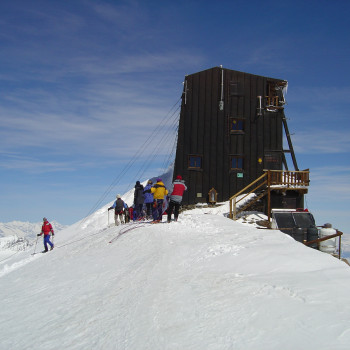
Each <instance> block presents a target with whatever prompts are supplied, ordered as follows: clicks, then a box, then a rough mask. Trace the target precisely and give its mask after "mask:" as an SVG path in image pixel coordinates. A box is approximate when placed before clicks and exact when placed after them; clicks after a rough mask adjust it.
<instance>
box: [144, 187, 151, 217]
mask: <svg viewBox="0 0 350 350" xmlns="http://www.w3.org/2000/svg"><path fill="white" fill-rule="evenodd" d="M152 185H153V182H152V180H148V182H147V185H146V187H145V189H144V191H143V194H144V195H145V204H146V213H147V219H152V205H153V193H151V187H152Z"/></svg>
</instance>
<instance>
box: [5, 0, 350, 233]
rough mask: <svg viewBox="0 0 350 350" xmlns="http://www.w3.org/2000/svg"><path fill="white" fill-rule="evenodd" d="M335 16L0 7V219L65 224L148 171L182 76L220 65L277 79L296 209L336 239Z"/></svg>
mask: <svg viewBox="0 0 350 350" xmlns="http://www.w3.org/2000/svg"><path fill="white" fill-rule="evenodd" d="M349 10H350V3H348V2H346V1H337V0H336V1H332V2H330V1H322V0H319V1H307V2H306V1H282V2H277V1H234V0H231V1H215V2H214V1H191V0H186V1H182V0H180V1H176V2H173V1H164V0H163V1H152V0H149V1H106V0H105V1H85V0H75V1H63V0H60V1H54V0H52V1H48V0H43V1H38V0H33V1H30V2H29V1H24V0H11V1H2V2H1V3H0V50H1V54H0V82H1V84H0V126H1V128H0V196H1V197H0V198H1V201H0V221H1V222H7V221H12V220H21V221H31V222H37V221H40V220H41V219H42V217H43V216H47V217H48V218H49V219H55V220H57V221H58V222H60V223H62V224H72V223H74V222H76V221H78V220H79V219H81V218H83V217H84V216H86V215H87V214H88V213H89V212H90V211H91V209H92V208H94V207H95V205H96V204H97V203H99V200H101V196H102V204H105V203H107V202H109V201H111V200H113V199H114V198H115V194H116V193H118V192H121V193H123V191H125V190H126V189H128V186H129V184H130V183H131V184H134V181H135V180H137V176H140V175H142V177H143V178H141V180H143V179H145V178H147V177H152V176H157V175H159V173H161V171H162V166H163V165H164V164H166V162H165V161H164V159H166V157H167V155H168V154H169V153H170V151H171V149H172V145H173V142H174V135H175V131H174V130H175V129H174V120H175V119H174V118H176V115H175V116H173V111H174V109H172V108H173V106H174V105H175V106H176V103H177V101H178V100H179V98H180V96H181V93H182V82H183V79H184V76H185V75H186V74H192V73H195V72H198V71H201V70H204V69H208V68H212V67H214V66H219V65H223V67H225V68H228V69H233V70H239V71H244V72H248V73H252V74H258V75H263V76H269V77H273V78H279V79H285V80H287V81H288V83H289V85H288V93H287V96H286V98H287V103H288V104H287V105H286V108H285V114H286V116H287V117H288V118H289V120H288V126H289V129H290V132H291V134H292V141H293V145H294V148H295V152H296V157H297V161H298V164H299V168H300V169H305V168H310V171H311V174H310V176H311V184H310V190H309V194H308V195H307V197H306V203H307V206H308V207H309V209H310V210H311V211H312V212H314V214H315V216H316V221H317V224H320V225H321V224H324V223H325V222H331V223H333V226H335V227H337V228H339V229H340V230H343V231H347V232H348V233H350V224H349V220H348V216H349V214H350V211H349V207H350V205H349V200H350V180H349V179H350V157H349V153H350V138H349V132H350V122H349V115H348V114H349V110H350V103H349V100H350V99H349V96H350V83H349V76H350V74H349V73H350V72H349V70H350V69H349V65H348V61H349V57H350V52H349V51H350V45H349V34H350V29H349V21H348V13H349ZM175 108H176V107H175ZM162 121H164V128H163V129H162V132H161V133H160V132H157V133H154V134H152V132H154V130H155V128H156V127H157V126H158V125H159V123H161V122H162ZM164 130H165V131H164ZM164 133H166V135H165V137H164V140H163V141H161V143H162V147H161V148H160V149H158V151H157V152H158V153H159V157H158V155H157V157H156V158H155V159H154V157H153V155H152V149H153V145H154V144H156V143H157V142H159V141H160V139H161V137H162V136H164ZM150 135H152V138H151V140H150V142H149V143H146V144H145V142H146V141H147V140H148V138H149V137H150ZM140 151H142V154H141V158H140V159H139V160H136V161H135V162H134V163H132V164H130V161H132V160H133V159H134V157H135V154H139V153H140ZM145 159H146V160H147V159H153V160H154V161H152V163H151V164H149V167H148V168H147V169H145V170H144V171H142V172H140V167H142V164H143V163H142V161H144V160H145ZM140 162H141V163H140ZM162 164H163V165H162ZM123 169H124V170H125V169H128V171H124V172H123ZM104 195H105V197H104Z"/></svg>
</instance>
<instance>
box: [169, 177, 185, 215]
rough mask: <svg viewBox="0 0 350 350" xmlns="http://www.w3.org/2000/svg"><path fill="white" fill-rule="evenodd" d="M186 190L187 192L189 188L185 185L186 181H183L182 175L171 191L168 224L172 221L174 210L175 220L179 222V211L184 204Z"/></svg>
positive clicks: (177, 178)
mask: <svg viewBox="0 0 350 350" xmlns="http://www.w3.org/2000/svg"><path fill="white" fill-rule="evenodd" d="M186 190H187V187H186V185H185V181H184V180H182V176H181V175H177V176H176V180H175V181H174V183H173V188H172V190H171V191H170V193H171V194H170V201H169V207H168V209H167V213H168V222H170V221H171V214H172V213H173V209H175V211H174V218H175V221H177V218H178V217H179V209H180V205H181V202H182V196H183V193H184V192H185V191H186Z"/></svg>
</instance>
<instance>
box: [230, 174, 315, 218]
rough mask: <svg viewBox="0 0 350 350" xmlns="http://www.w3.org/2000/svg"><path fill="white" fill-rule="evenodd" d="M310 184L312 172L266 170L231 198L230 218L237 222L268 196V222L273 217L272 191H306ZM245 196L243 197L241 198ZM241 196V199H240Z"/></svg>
mask: <svg viewBox="0 0 350 350" xmlns="http://www.w3.org/2000/svg"><path fill="white" fill-rule="evenodd" d="M309 183H310V171H309V169H307V170H302V171H287V170H264V174H263V175H261V176H260V177H258V178H257V179H256V180H254V181H253V182H252V183H250V184H249V185H248V186H246V187H245V188H243V189H242V190H240V191H239V192H237V193H236V194H235V195H234V196H232V197H231V198H230V218H231V219H233V220H237V216H238V214H240V213H241V212H243V211H246V209H247V208H249V207H250V206H251V205H252V204H253V203H256V202H257V201H258V200H260V199H261V198H263V197H264V196H266V195H267V196H268V201H267V202H268V220H269V221H270V217H271V190H296V191H300V190H305V188H307V187H308V186H309ZM253 193H254V194H255V196H254V198H253V199H252V200H250V201H248V202H247V203H246V204H244V205H242V206H240V207H239V208H238V207H237V205H238V204H239V203H240V202H242V201H243V200H244V199H246V198H247V197H248V196H249V195H250V194H253ZM242 194H243V196H241V195H242ZM239 196H241V197H240V198H238V197H239Z"/></svg>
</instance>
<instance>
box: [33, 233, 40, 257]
mask: <svg viewBox="0 0 350 350" xmlns="http://www.w3.org/2000/svg"><path fill="white" fill-rule="evenodd" d="M38 239H39V236H38V235H37V236H36V241H35V247H34V253H33V255H34V254H35V251H36V244H37V243H38Z"/></svg>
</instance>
